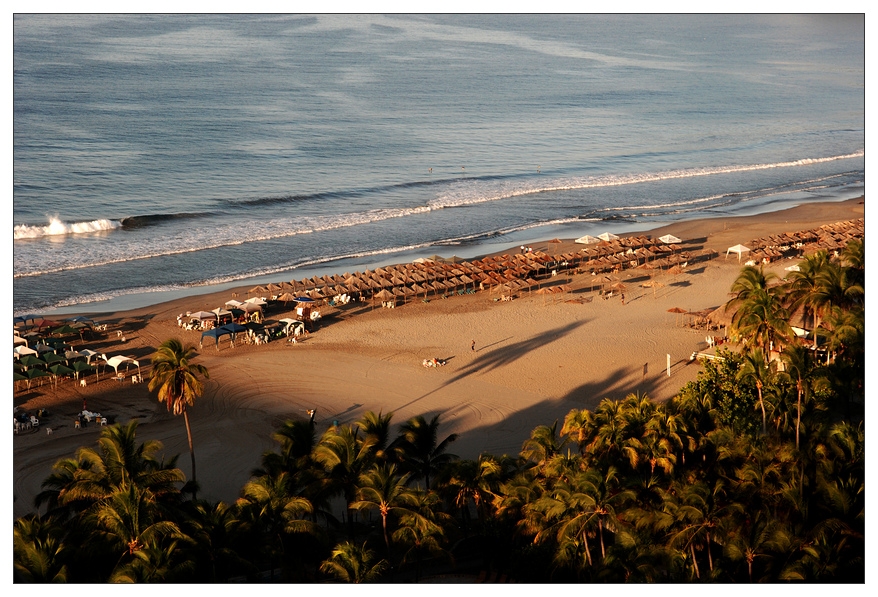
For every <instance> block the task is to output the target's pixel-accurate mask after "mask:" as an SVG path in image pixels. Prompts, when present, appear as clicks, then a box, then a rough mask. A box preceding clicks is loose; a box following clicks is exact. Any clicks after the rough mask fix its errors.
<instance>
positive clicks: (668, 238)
mask: <svg viewBox="0 0 878 597" xmlns="http://www.w3.org/2000/svg"><path fill="white" fill-rule="evenodd" d="M659 240H660V241H662V242H663V243H665V244H666V245H674V244H677V243H680V242H683V241H681V240H680V239H679V238H677V237H676V236H674V235H673V234H666V235H664V236H660V237H659Z"/></svg>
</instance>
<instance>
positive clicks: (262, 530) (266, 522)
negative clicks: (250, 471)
mask: <svg viewBox="0 0 878 597" xmlns="http://www.w3.org/2000/svg"><path fill="white" fill-rule="evenodd" d="M237 506H238V509H239V511H240V512H241V519H242V520H243V521H244V522H245V523H246V525H247V526H249V527H250V528H251V529H253V530H255V531H256V532H257V534H259V535H262V536H264V537H266V538H267V539H268V541H269V544H270V545H271V548H270V549H269V557H270V559H271V570H272V574H273V571H274V554H275V553H276V552H279V553H280V554H281V557H283V553H284V536H285V535H288V534H294V533H308V534H313V533H315V532H316V531H317V528H316V526H315V525H314V523H313V522H311V521H310V520H306V519H305V518H304V517H305V516H306V515H308V514H311V512H312V509H313V508H312V506H311V502H309V501H308V500H307V499H305V498H303V497H299V496H296V495H295V489H294V488H293V487H292V482H291V479H290V475H289V473H286V472H282V473H279V474H277V475H274V476H268V475H265V476H262V477H259V478H257V479H254V480H252V481H249V482H248V483H247V484H246V485H244V487H243V489H242V490H241V497H240V498H238V501H237Z"/></svg>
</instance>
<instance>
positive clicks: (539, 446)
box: [521, 420, 567, 468]
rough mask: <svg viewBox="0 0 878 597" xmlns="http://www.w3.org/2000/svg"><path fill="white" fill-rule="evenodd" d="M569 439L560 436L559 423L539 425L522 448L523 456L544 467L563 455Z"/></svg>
mask: <svg viewBox="0 0 878 597" xmlns="http://www.w3.org/2000/svg"><path fill="white" fill-rule="evenodd" d="M566 444H567V438H563V439H562V438H560V437H559V436H558V421H557V420H556V421H555V422H554V423H553V424H552V425H539V426H537V427H535V428H534V430H533V431H531V433H530V438H528V439H526V440H525V441H524V444H522V446H521V455H522V457H524V458H525V459H527V460H530V461H531V462H534V463H536V465H537V466H538V467H540V468H542V467H544V466H545V465H546V463H548V462H549V461H550V460H551V459H552V458H553V457H554V456H557V455H558V454H560V453H561V450H563V449H564V446H565V445H566Z"/></svg>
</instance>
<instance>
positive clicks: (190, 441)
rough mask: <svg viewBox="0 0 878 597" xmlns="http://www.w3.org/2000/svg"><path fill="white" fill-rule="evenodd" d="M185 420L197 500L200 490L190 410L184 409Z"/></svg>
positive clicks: (193, 496)
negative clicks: (197, 479) (196, 476)
mask: <svg viewBox="0 0 878 597" xmlns="http://www.w3.org/2000/svg"><path fill="white" fill-rule="evenodd" d="M183 422H184V423H186V437H187V439H188V440H189V456H190V457H191V458H192V499H193V500H195V499H196V497H195V494H196V493H197V492H198V489H197V487H198V484H197V482H196V480H195V448H194V446H193V445H192V428H191V427H190V426H189V412H188V411H187V410H186V409H185V408H184V409H183Z"/></svg>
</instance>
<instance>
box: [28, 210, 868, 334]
mask: <svg viewBox="0 0 878 597" xmlns="http://www.w3.org/2000/svg"><path fill="white" fill-rule="evenodd" d="M861 200H863V195H861V196H859V197H853V198H849V199H836V200H825V201H815V202H807V203H797V204H795V205H794V206H792V207H781V208H780V209H767V208H769V207H770V205H771V204H762V205H759V206H755V207H754V208H753V209H755V210H756V211H755V213H747V215H733V214H730V215H713V216H710V217H702V218H694V219H691V220H681V221H679V222H672V223H661V222H648V223H646V222H624V223H622V224H621V226H620V224H619V223H616V222H612V221H606V222H603V228H602V229H601V231H609V232H613V233H615V234H618V235H620V236H631V235H640V234H650V235H652V236H653V237H657V236H661V235H663V234H674V231H675V230H676V231H678V232H680V233H681V234H682V233H683V231H684V230H686V229H687V226H686V225H687V224H689V223H692V224H693V225H695V226H696V227H697V226H701V225H702V224H701V223H702V222H708V221H714V220H716V221H727V220H729V221H731V220H735V219H740V218H761V217H771V214H777V213H784V212H788V211H790V210H794V209H798V208H803V209H806V208H808V207H809V206H812V205H829V204H845V203H848V202H851V201H861ZM789 204H790V202H788V201H785V202H782V204H781V205H787V206H788V205H789ZM738 211H742V209H739V210H738ZM733 213H736V212H733ZM592 224H593V223H592V222H589V223H587V224H586V225H584V224H578V223H573V222H571V223H566V224H546V225H543V226H537V227H534V228H532V229H528V230H523V231H518V232H514V233H510V234H509V235H508V236H507V235H504V237H503V238H504V242H497V243H491V242H478V243H473V244H471V245H469V246H467V245H464V246H458V245H456V246H442V245H430V246H427V247H423V248H420V249H404V250H400V251H399V252H392V253H387V254H385V255H381V254H375V255H369V256H364V257H357V258H339V259H334V260H330V261H326V262H321V263H318V264H314V265H310V266H304V267H298V268H295V269H292V270H288V271H285V272H281V273H276V274H262V275H254V276H252V277H249V278H245V279H243V280H235V281H230V282H220V283H217V284H205V285H198V286H187V287H182V288H175V289H171V290H157V291H148V292H131V293H128V294H120V295H117V296H114V297H112V298H109V299H106V300H101V301H93V302H89V303H78V304H75V305H67V306H63V307H56V308H52V309H47V310H44V311H43V310H36V311H39V314H40V315H43V316H46V317H55V316H59V317H60V316H62V315H76V314H83V313H87V314H92V315H100V314H107V313H118V312H121V311H130V310H134V309H141V308H146V307H149V306H152V305H158V304H162V303H165V302H168V301H173V300H178V299H182V298H185V297H188V296H202V295H211V294H217V293H221V292H230V293H231V292H238V293H240V292H241V291H242V290H244V291H246V290H247V289H249V288H252V287H253V286H255V285H259V284H261V285H265V284H268V283H270V282H274V283H278V282H280V281H288V280H289V279H290V277H295V278H296V279H301V278H303V277H309V278H310V277H312V276H315V275H316V276H318V277H320V276H323V275H324V274H329V275H333V274H336V273H338V274H340V273H342V272H343V271H346V270H347V271H354V270H355V269H356V270H363V269H367V268H368V269H372V270H374V269H375V268H378V267H386V266H388V265H394V264H398V263H409V262H411V261H412V260H414V259H416V258H419V257H426V256H428V255H432V254H434V253H440V254H443V255H445V256H448V257H450V256H451V254H453V253H455V251H456V252H458V253H460V254H461V255H460V256H461V257H463V258H465V259H467V260H471V259H479V258H481V257H484V256H485V255H499V254H503V253H510V252H514V251H515V250H516V249H515V248H516V247H517V246H520V245H526V246H533V247H534V248H540V247H542V248H543V249H545V248H546V241H547V240H548V239H550V238H553V236H554V235H548V234H542V233H540V232H539V231H541V230H545V231H546V232H549V231H555V232H558V233H559V234H562V232H560V231H569V230H570V229H572V228H578V230H577V234H576V236H573V237H570V238H569V239H568V240H572V239H573V238H577V237H578V236H581V235H582V234H585V233H586V232H583V229H584V228H586V227H588V226H589V225H592ZM654 231H661V232H658V233H657V234H653V232H654ZM592 232H594V234H598V231H592ZM589 234H591V232H589ZM675 236H678V237H680V238H683V236H680V234H675ZM737 242H738V241H735V242H733V243H732V244H736V243H737ZM565 246H566V245H565ZM575 248H581V245H580V246H577V247H575ZM570 250H574V249H570ZM716 250H719V249H716ZM723 250H725V247H723ZM565 252H567V251H566V250H565ZM446 254H447V255H446ZM31 312H34V311H29V313H31ZM16 313H17V312H16ZM22 314H23V313H22Z"/></svg>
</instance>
